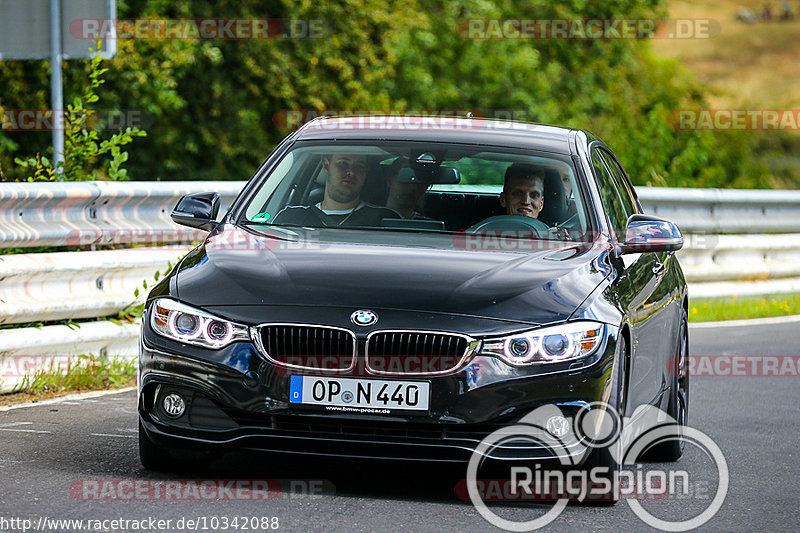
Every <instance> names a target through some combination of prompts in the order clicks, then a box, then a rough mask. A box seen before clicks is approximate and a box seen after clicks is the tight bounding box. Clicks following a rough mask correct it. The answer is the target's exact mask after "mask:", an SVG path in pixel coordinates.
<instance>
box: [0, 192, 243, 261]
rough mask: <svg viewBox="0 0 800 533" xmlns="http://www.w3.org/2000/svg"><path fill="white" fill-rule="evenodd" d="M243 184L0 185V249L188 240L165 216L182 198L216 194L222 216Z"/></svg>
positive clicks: (193, 234)
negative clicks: (197, 194) (199, 194)
mask: <svg viewBox="0 0 800 533" xmlns="http://www.w3.org/2000/svg"><path fill="white" fill-rule="evenodd" d="M243 186H244V182H241V181H214V182H208V181H182V182H160V181H159V182H105V181H87V182H81V183H74V182H73V183H47V184H41V183H0V248H24V247H28V246H77V245H82V246H88V245H91V244H107V243H113V242H123V243H130V242H131V241H133V243H134V244H135V243H136V242H151V241H153V240H154V238H155V239H157V240H158V242H162V243H178V242H191V241H193V240H196V239H198V238H200V237H201V236H202V235H203V232H201V231H198V230H192V229H189V228H182V227H180V226H177V225H176V224H175V223H174V222H172V220H171V219H170V218H169V214H170V213H171V212H172V208H173V207H175V202H176V201H177V200H178V198H180V197H181V196H183V195H184V194H189V193H193V192H203V191H216V192H218V193H219V194H220V196H221V197H222V206H221V208H220V213H224V212H225V211H226V210H227V209H228V207H229V206H230V204H231V202H233V200H234V198H236V195H237V194H239V191H241V189H242V187H243Z"/></svg>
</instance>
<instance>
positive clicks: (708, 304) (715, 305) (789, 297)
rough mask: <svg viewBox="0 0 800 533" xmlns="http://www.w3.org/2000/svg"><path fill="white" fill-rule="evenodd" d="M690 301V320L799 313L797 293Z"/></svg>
mask: <svg viewBox="0 0 800 533" xmlns="http://www.w3.org/2000/svg"><path fill="white" fill-rule="evenodd" d="M690 303H691V307H690V308H689V320H690V321H692V322H709V321H718V320H741V319H745V318H762V317H770V316H787V315H796V314H798V313H800V294H798V293H788V294H772V295H769V296H745V297H741V298H740V297H739V296H737V295H733V296H727V297H724V298H703V299H692V300H691V301H690Z"/></svg>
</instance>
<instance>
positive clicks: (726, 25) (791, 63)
mask: <svg viewBox="0 0 800 533" xmlns="http://www.w3.org/2000/svg"><path fill="white" fill-rule="evenodd" d="M769 3H770V4H772V12H773V15H774V16H777V15H778V14H779V12H780V2H778V1H770V2H769ZM790 5H791V6H792V9H793V10H794V14H795V18H794V19H793V20H790V21H780V20H776V19H773V20H769V21H767V20H764V21H759V22H756V23H755V24H746V23H744V22H741V21H739V20H736V13H737V12H738V10H739V6H744V7H747V8H748V9H750V10H751V11H753V12H754V13H756V14H761V12H762V10H763V6H764V2H763V1H762V0H669V1H668V2H667V8H668V12H669V18H671V19H678V18H680V19H713V20H716V21H718V22H719V28H720V33H719V35H718V36H716V37H713V38H711V39H657V40H654V41H653V50H654V52H655V53H656V54H657V55H659V56H662V57H668V58H672V59H676V60H678V61H679V62H681V63H683V64H684V65H685V66H686V67H687V68H688V69H689V70H691V71H692V72H694V74H695V75H696V76H697V77H698V78H699V79H700V80H701V81H703V82H705V83H706V84H707V85H708V86H709V87H710V88H711V91H712V92H711V95H710V97H709V104H710V106H709V107H710V108H712V109H728V108H747V109H796V108H797V107H800V91H798V90H797V87H798V86H800V69H798V68H797V64H798V62H797V58H798V57H800V39H798V37H800V5H798V3H797V2H796V1H790Z"/></svg>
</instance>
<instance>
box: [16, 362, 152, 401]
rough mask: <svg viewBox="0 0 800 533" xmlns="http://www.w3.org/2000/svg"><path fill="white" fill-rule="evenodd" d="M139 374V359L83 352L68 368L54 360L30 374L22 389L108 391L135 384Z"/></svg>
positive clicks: (38, 390)
mask: <svg viewBox="0 0 800 533" xmlns="http://www.w3.org/2000/svg"><path fill="white" fill-rule="evenodd" d="M135 376H136V361H135V360H127V359H120V358H110V359H109V358H106V357H97V356H94V355H91V354H89V355H79V356H77V357H75V358H70V360H69V362H68V364H67V368H66V369H62V368H60V367H59V366H58V365H57V364H55V363H53V364H51V365H50V366H49V367H44V368H40V369H39V370H37V371H36V372H34V373H33V374H26V375H25V377H24V378H23V379H22V383H21V384H20V386H19V387H18V391H24V392H29V393H35V394H45V393H52V392H62V391H65V390H69V391H78V390H105V389H110V388H120V387H124V386H129V385H133V384H134V380H135Z"/></svg>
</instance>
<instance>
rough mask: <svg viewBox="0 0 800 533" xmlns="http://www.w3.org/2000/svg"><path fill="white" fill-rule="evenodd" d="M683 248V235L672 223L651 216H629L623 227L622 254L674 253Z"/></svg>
mask: <svg viewBox="0 0 800 533" xmlns="http://www.w3.org/2000/svg"><path fill="white" fill-rule="evenodd" d="M682 247H683V235H681V231H680V230H679V229H678V226H676V225H675V224H674V223H672V222H670V221H669V220H664V219H663V218H659V217H654V216H652V215H631V217H630V218H629V219H628V224H627V225H626V226H625V241H624V242H623V243H622V253H623V254H627V253H641V252H674V251H677V250H680V249H681V248H682Z"/></svg>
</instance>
